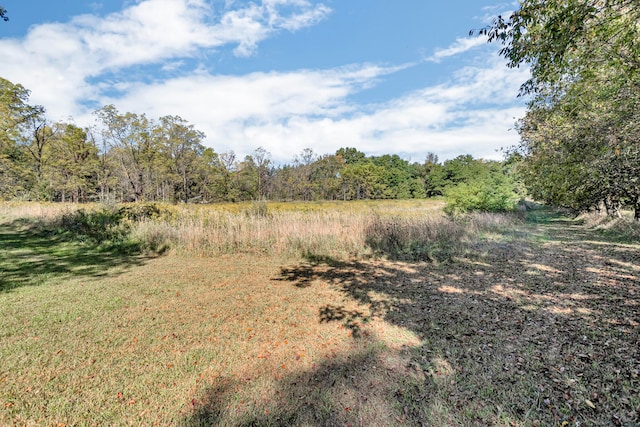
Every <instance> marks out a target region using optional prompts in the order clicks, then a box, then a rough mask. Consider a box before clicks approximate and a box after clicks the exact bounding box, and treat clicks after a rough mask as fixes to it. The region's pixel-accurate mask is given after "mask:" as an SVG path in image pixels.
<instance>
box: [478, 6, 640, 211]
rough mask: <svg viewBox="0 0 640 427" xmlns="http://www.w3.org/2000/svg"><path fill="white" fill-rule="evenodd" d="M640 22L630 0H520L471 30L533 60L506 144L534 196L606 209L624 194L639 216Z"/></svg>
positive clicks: (516, 56) (522, 59)
mask: <svg viewBox="0 0 640 427" xmlns="http://www.w3.org/2000/svg"><path fill="white" fill-rule="evenodd" d="M639 23H640V8H638V4H637V1H635V0H610V1H604V2H603V1H600V0H570V1H564V0H551V1H545V2H541V1H539V0H525V1H522V2H521V3H520V7H519V9H518V10H516V11H515V12H514V13H513V14H512V15H511V16H510V17H509V18H506V19H504V18H502V17H498V18H497V19H496V20H495V21H494V23H493V25H491V26H489V27H487V28H484V29H482V30H480V31H479V32H480V33H483V34H486V35H488V37H489V40H490V41H499V42H500V43H502V44H503V48H502V50H501V54H502V55H503V56H504V57H505V58H507V60H508V61H509V62H508V65H509V66H511V67H516V66H520V65H528V66H530V68H531V79H529V80H528V81H527V82H525V83H524V84H523V86H522V88H521V93H523V94H527V95H529V96H530V102H529V108H528V111H527V115H526V116H525V118H524V119H523V120H522V121H521V122H520V124H519V130H520V134H521V136H522V142H521V144H520V145H519V146H517V147H515V148H514V150H513V151H514V152H517V153H518V154H519V155H521V156H522V158H523V161H522V167H521V173H522V174H523V176H524V177H525V181H526V182H527V184H528V186H529V187H530V189H531V191H532V193H533V194H534V195H536V196H537V197H541V198H542V199H543V200H545V201H548V202H551V203H555V204H560V205H563V206H568V207H571V208H572V209H575V210H587V209H592V208H597V207H598V206H599V205H600V204H604V205H605V206H606V207H607V210H608V211H609V213H610V214H616V212H618V208H617V207H618V206H619V204H620V203H626V204H629V205H631V206H632V207H633V208H634V210H635V217H636V219H638V220H640V194H639V193H640V190H638V187H639V185H638V183H639V182H640V174H639V171H638V167H637V165H638V164H639V163H640V148H639V144H640V140H639V135H640V120H639V117H638V112H637V108H638V106H639V105H640V94H639V91H638V87H640V24H639Z"/></svg>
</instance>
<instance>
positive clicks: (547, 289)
mask: <svg viewBox="0 0 640 427" xmlns="http://www.w3.org/2000/svg"><path fill="white" fill-rule="evenodd" d="M77 208H78V207H76V206H69V205H34V204H4V205H0V360H2V363H1V364H0V424H1V425H46V426H49V425H52V426H65V425H67V426H70V425H74V426H75V425H81V426H82V425H87V426H89V425H149V426H152V425H161V426H164V425H185V426H205V425H230V426H251V425H261V426H262V425H273V426H288V425H302V426H324V425H326V426H334V425H344V426H347V425H351V426H393V425H426V426H460V425H462V426H476V425H477V426H487V425H497V426H592V425H620V426H631V425H638V424H640V378H639V375H640V345H639V343H640V327H639V326H640V306H639V301H638V292H640V290H639V289H638V282H639V280H638V277H639V276H640V255H639V253H640V252H639V249H640V245H638V244H637V243H636V242H637V240H636V241H635V242H634V240H633V239H621V238H620V236H619V235H618V234H616V233H614V232H607V233H605V232H602V231H600V230H596V229H594V227H589V226H587V225H585V223H584V221H580V220H575V219H571V218H568V217H565V216H562V215H560V214H558V213H555V212H551V211H548V210H544V209H541V210H534V211H530V212H528V213H527V218H526V219H524V218H522V216H516V215H513V216H497V215H488V214H484V215H475V216H473V217H470V218H466V219H459V220H457V221H451V220H449V219H447V218H445V217H443V216H442V214H441V208H442V204H441V203H440V202H430V201H426V202H425V201H422V202H379V203H324V204H245V205H228V206H217V207H186V206H166V207H161V209H159V210H158V211H155V210H154V211H149V210H143V211H138V210H136V209H138V208H136V207H127V209H128V210H126V211H122V212H124V214H121V215H119V216H118V215H115V214H114V213H113V212H115V209H117V207H108V208H104V207H100V206H81V208H82V209H84V211H83V212H84V213H82V214H78V213H77V210H76V209H77ZM110 212H111V213H110ZM114 218H115V219H114ZM97 229H104V230H107V231H108V232H104V233H102V232H99V230H98V231H97Z"/></svg>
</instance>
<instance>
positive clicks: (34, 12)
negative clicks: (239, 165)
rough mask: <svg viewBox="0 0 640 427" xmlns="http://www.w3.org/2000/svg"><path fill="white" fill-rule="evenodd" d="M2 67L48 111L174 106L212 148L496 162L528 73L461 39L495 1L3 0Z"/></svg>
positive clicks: (285, 156) (84, 115)
mask: <svg viewBox="0 0 640 427" xmlns="http://www.w3.org/2000/svg"><path fill="white" fill-rule="evenodd" d="M0 4H2V5H3V6H4V7H5V8H6V9H7V10H8V12H9V17H10V21H9V22H5V23H3V22H0V51H1V52H2V55H3V60H2V62H1V63H0V76H1V77H4V78H6V79H8V80H10V81H12V82H14V83H20V84H22V85H23V86H25V87H26V88H28V89H30V90H31V102H32V103H36V104H41V105H44V106H45V107H46V109H47V114H48V117H49V118H50V119H51V120H71V119H72V120H73V121H75V122H76V123H77V124H79V125H81V126H93V125H94V124H95V120H94V116H93V115H92V114H91V113H92V111H94V110H95V109H97V108H100V107H101V106H103V105H106V104H114V105H115V106H116V107H117V108H118V109H119V110H120V111H122V112H126V111H130V112H135V113H139V114H141V113H145V114H146V115H147V116H148V117H150V118H158V117H160V116H164V115H179V116H181V117H182V118H184V119H186V120H188V121H189V122H191V123H193V124H194V125H195V127H196V128H197V129H199V130H201V131H203V132H204V133H205V134H206V135H207V137H206V140H205V145H207V146H210V147H213V148H214V149H215V150H216V151H217V152H220V153H221V152H226V151H230V150H233V151H234V152H235V153H236V154H237V155H238V157H239V158H242V157H243V156H244V155H245V154H249V153H251V152H252V151H253V150H254V149H256V148H258V147H263V148H265V149H266V150H267V151H269V152H270V153H271V154H272V156H273V160H274V161H276V162H277V163H286V162H290V161H291V160H292V159H293V157H294V156H295V155H296V154H298V153H300V152H301V151H302V150H303V149H305V148H312V149H313V150H314V151H315V152H316V153H317V154H327V153H333V152H335V151H336V150H337V149H338V148H340V147H346V146H349V147H356V148H358V149H360V150H362V151H364V152H365V153H367V154H368V155H379V154H386V153H391V154H399V155H400V156H402V157H403V158H405V159H407V160H411V161H422V160H424V158H425V156H426V154H427V153H428V152H434V153H436V154H438V155H439V157H440V159H441V160H444V159H448V158H453V157H455V156H457V155H459V154H472V155H474V156H475V157H483V158H488V159H499V158H501V156H502V154H501V153H500V151H499V149H500V148H501V147H507V146H510V145H513V144H515V143H516V142H517V140H518V135H517V133H516V132H515V131H514V130H512V128H513V125H514V122H515V120H516V119H517V118H518V117H521V116H522V115H523V113H524V100H522V99H517V98H516V96H517V93H518V87H519V85H520V84H521V83H522V82H523V81H525V80H526V78H527V73H528V71H527V70H526V69H508V68H507V67H506V66H505V65H504V64H505V61H504V60H503V59H501V58H500V57H499V56H498V54H497V51H498V49H499V46H497V45H491V44H487V43H486V42H485V41H484V40H482V39H479V38H473V37H469V36H468V32H469V30H470V29H472V28H479V27H482V26H484V25H486V24H487V23H488V22H490V20H491V17H493V16H496V15H497V14H500V13H507V12H508V11H510V10H512V9H513V8H515V7H516V6H517V4H515V3H513V2H496V1H491V0H485V1H482V0H452V1H448V2H427V1H424V0H397V1H390V0H317V1H316V0H252V1H246V0H137V1H134V0H125V1H123V0H103V1H99V0H96V1H80V0H66V1H64V2H52V1H50V0H46V1H45V0H31V1H30V0H0Z"/></svg>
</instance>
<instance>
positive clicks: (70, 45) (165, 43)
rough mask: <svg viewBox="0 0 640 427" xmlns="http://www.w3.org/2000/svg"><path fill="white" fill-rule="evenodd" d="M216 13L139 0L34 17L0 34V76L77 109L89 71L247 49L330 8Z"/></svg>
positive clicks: (275, 3)
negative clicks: (57, 19)
mask: <svg viewBox="0 0 640 427" xmlns="http://www.w3.org/2000/svg"><path fill="white" fill-rule="evenodd" d="M229 7H233V4H229ZM216 12H217V11H214V10H213V9H212V8H211V6H210V5H209V3H208V2H205V1H203V0H144V1H140V2H138V3H136V4H134V5H132V6H130V7H127V8H126V9H124V10H123V11H121V12H118V13H112V14H110V15H107V16H106V17H98V16H95V15H82V16H78V17H75V18H74V19H72V20H71V21H70V22H68V23H49V24H40V25H37V26H34V27H32V28H31V29H30V30H29V33H28V34H27V36H26V37H25V38H24V39H23V40H18V39H2V40H0V51H2V52H3V56H4V57H5V58H8V59H9V60H7V61H3V63H2V64H0V75H2V76H3V77H4V78H7V79H9V80H11V81H13V82H16V83H21V84H22V85H24V86H25V87H28V88H30V89H31V90H32V92H33V100H35V102H37V103H40V104H43V105H46V106H47V108H48V109H49V110H50V111H56V112H58V113H59V114H61V115H62V116H67V115H78V114H80V113H81V112H80V111H78V108H77V106H78V105H79V104H80V103H82V102H86V101H92V100H95V99H96V96H97V93H96V88H94V87H92V85H91V84H90V83H88V80H89V79H91V78H99V77H101V76H103V75H104V74H105V73H107V72H114V71H121V70H123V69H126V68H127V67H131V66H136V65H146V64H162V62H164V61H174V62H175V60H176V59H181V58H187V57H191V56H194V55H196V54H197V53H199V52H201V51H202V50H203V49H206V50H209V51H211V50H214V49H219V48H222V47H223V46H227V45H231V46H233V45H235V46H236V48H235V50H234V52H235V53H236V55H239V56H247V55H251V54H252V53H253V52H255V49H256V48H257V46H258V44H259V43H260V42H261V41H263V40H265V39H266V38H267V37H270V36H272V35H274V34H275V33H277V32H278V31H282V30H285V31H294V30H297V29H300V28H302V27H304V26H306V25H313V24H315V23H317V22H318V21H320V20H322V19H324V18H326V16H327V15H328V14H329V13H330V9H329V8H328V7H326V6H325V5H323V4H312V3H311V2H309V1H307V0H263V1H262V2H261V3H253V2H252V3H249V4H246V5H242V6H239V7H237V8H231V9H224V10H222V11H220V12H219V13H217V14H216ZM61 94H64V95H63V96H61Z"/></svg>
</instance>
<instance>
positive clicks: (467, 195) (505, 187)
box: [444, 175, 519, 217]
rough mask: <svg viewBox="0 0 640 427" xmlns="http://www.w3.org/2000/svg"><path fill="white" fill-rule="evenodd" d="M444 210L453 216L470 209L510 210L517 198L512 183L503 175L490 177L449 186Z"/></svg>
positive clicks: (512, 208)
mask: <svg viewBox="0 0 640 427" xmlns="http://www.w3.org/2000/svg"><path fill="white" fill-rule="evenodd" d="M445 195H446V197H447V205H446V206H445V208H444V211H445V212H446V213H447V214H448V215H450V216H453V217H456V216H459V215H461V214H465V213H468V212H471V211H480V212H511V211H513V210H515V208H516V204H517V202H518V200H519V197H518V195H517V194H516V193H515V192H514V191H513V185H512V183H511V182H510V180H509V179H508V178H507V177H506V176H504V175H497V176H494V177H493V178H492V179H487V180H483V181H473V182H468V183H461V184H458V185H456V186H455V187H451V188H449V189H448V190H447V191H446V193H445Z"/></svg>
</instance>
